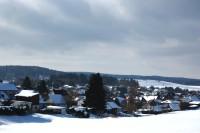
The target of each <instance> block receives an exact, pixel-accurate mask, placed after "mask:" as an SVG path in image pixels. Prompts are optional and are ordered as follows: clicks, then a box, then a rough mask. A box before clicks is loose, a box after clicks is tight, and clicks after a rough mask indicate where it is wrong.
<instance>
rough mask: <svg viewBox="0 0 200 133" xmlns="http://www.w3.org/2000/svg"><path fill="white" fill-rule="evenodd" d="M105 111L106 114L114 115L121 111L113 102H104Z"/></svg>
mask: <svg viewBox="0 0 200 133" xmlns="http://www.w3.org/2000/svg"><path fill="white" fill-rule="evenodd" d="M106 110H107V112H108V113H111V114H114V115H116V114H118V113H119V112H120V111H121V107H120V106H118V105H117V104H116V103H115V102H106Z"/></svg>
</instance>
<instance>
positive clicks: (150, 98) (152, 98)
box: [143, 96, 158, 102]
mask: <svg viewBox="0 0 200 133" xmlns="http://www.w3.org/2000/svg"><path fill="white" fill-rule="evenodd" d="M157 97H158V96H143V98H144V99H145V100H146V101H147V102H148V101H152V100H155V99H157Z"/></svg>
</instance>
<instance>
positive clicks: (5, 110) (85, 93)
mask: <svg viewBox="0 0 200 133" xmlns="http://www.w3.org/2000/svg"><path fill="white" fill-rule="evenodd" d="M92 77H93V78H92ZM46 80H48V79H42V80H40V81H38V86H37V87H36V88H32V87H31V79H30V78H29V77H25V78H24V80H23V82H22V83H21V84H16V83H15V82H13V81H4V80H2V81H1V82H0V115H28V114H31V113H42V114H62V115H71V116H74V117H78V118H89V117H132V116H135V117H139V116H144V115H149V114H161V113H168V112H172V111H181V110H192V109H198V108H200V91H191V90H187V89H182V88H179V87H176V88H173V87H163V88H158V87H154V86H150V87H144V86H140V84H139V83H138V82H137V80H134V79H118V80H119V83H120V84H119V85H107V84H106V83H103V81H102V77H101V75H100V74H96V77H95V74H94V75H93V76H91V78H90V80H89V82H88V84H85V85H79V84H73V85H71V84H70V85H69V84H65V85H62V86H57V87H54V86H49V85H47V84H46V82H47V81H46Z"/></svg>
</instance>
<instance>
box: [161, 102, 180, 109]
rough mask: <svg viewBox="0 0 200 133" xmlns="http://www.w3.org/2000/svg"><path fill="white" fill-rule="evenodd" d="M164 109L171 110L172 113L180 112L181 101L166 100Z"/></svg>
mask: <svg viewBox="0 0 200 133" xmlns="http://www.w3.org/2000/svg"><path fill="white" fill-rule="evenodd" d="M162 105H163V108H165V109H169V110H171V111H180V110H181V108H180V101H176V100H166V101H162Z"/></svg>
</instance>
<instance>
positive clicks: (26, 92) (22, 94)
mask: <svg viewBox="0 0 200 133" xmlns="http://www.w3.org/2000/svg"><path fill="white" fill-rule="evenodd" d="M38 94H39V93H36V92H34V91H33V90H22V91H21V92H20V93H18V94H16V95H15V96H20V97H32V96H35V95H38Z"/></svg>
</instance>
